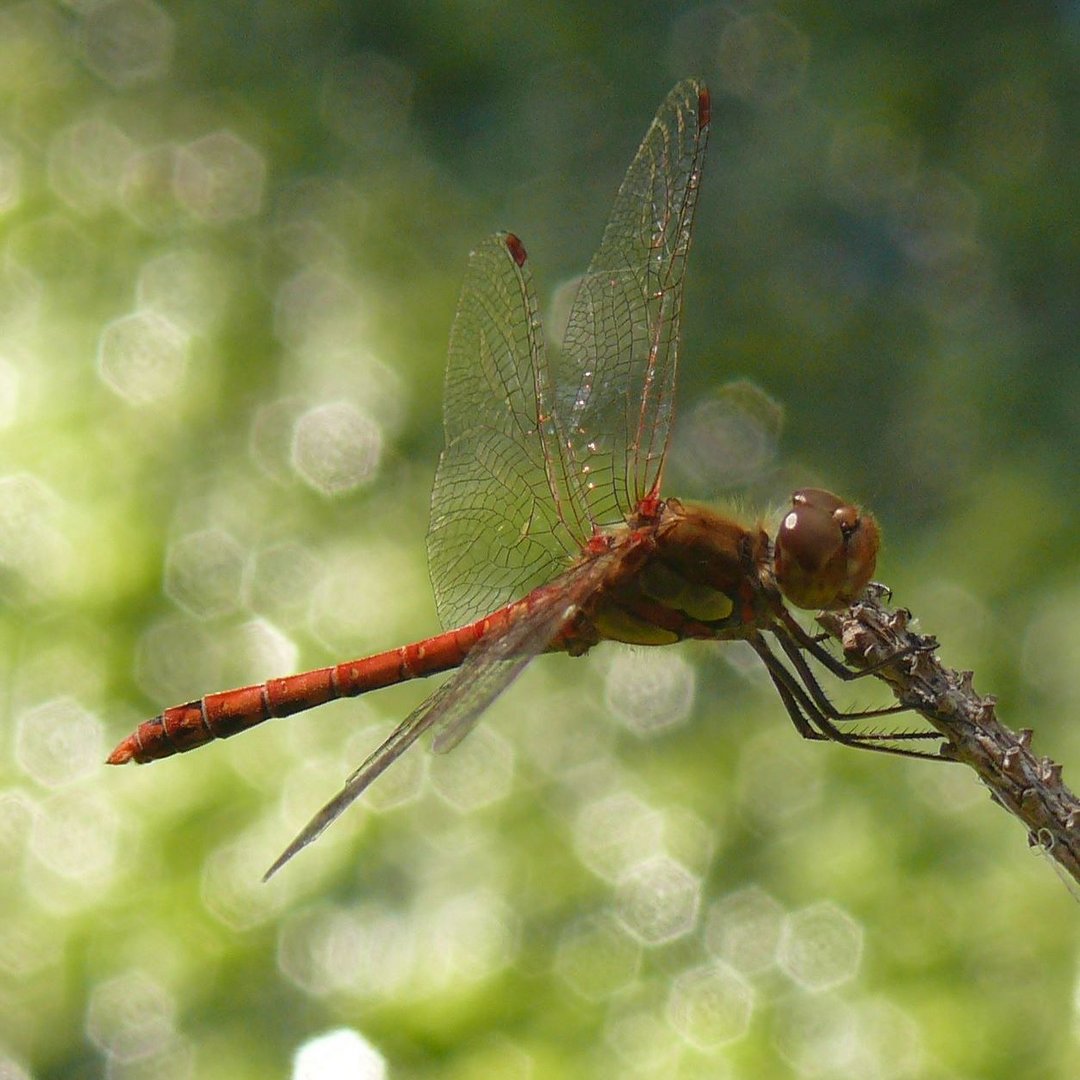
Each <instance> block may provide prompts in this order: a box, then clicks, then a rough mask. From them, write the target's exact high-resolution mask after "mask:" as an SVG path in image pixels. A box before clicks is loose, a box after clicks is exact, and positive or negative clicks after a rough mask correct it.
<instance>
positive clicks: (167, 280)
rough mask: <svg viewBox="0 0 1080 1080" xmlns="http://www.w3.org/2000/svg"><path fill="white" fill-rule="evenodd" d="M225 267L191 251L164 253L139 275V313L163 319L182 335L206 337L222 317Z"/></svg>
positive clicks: (226, 292) (226, 289)
mask: <svg viewBox="0 0 1080 1080" xmlns="http://www.w3.org/2000/svg"><path fill="white" fill-rule="evenodd" d="M229 285H230V282H229V278H228V274H227V271H226V268H225V266H224V265H223V264H222V262H221V261H220V260H219V259H217V258H216V257H215V256H213V255H210V254H208V253H206V252H204V251H198V250H196V249H194V248H177V249H175V250H173V251H166V252H165V253H164V254H162V255H159V256H157V258H155V259H150V260H148V261H147V262H145V263H144V264H143V266H142V269H141V270H140V271H139V281H138V285H137V287H136V300H137V302H138V305H139V307H140V308H141V309H148V310H151V311H156V312H157V313H158V314H159V315H164V316H165V318H167V319H168V320H169V321H170V322H171V323H172V324H173V325H174V326H177V327H179V328H180V329H181V330H182V331H183V332H184V333H187V334H199V333H205V332H206V331H207V330H209V329H210V328H211V327H212V326H213V325H214V323H216V322H217V320H218V319H219V318H220V317H221V314H222V312H223V311H224V310H225V306H226V303H227V299H228V295H229Z"/></svg>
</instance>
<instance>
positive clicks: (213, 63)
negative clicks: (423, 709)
mask: <svg viewBox="0 0 1080 1080" xmlns="http://www.w3.org/2000/svg"><path fill="white" fill-rule="evenodd" d="M1078 73H1080V6H1078V5H1077V4H1076V3H1075V2H1065V0H1060V2H1058V3H1056V4H1054V3H1042V4H1035V3H1016V4H1011V5H989V6H988V5H985V4H973V3H932V2H924V3H909V4H903V5H878V4H873V3H861V4H859V3H856V4H846V5H830V4H812V3H810V4H801V5H795V4H789V5H776V6H774V5H769V4H753V3H747V4H742V5H740V4H733V5H711V6H708V5H707V6H692V5H683V4H679V3H666V4H658V3H654V4H642V5H624V4H614V3H600V4H590V5H579V4H570V3H536V2H531V0H525V2H522V3H517V4H513V5H500V4H480V3H463V4H453V3H447V2H431V3H403V4H374V3H370V4H369V3H358V4H351V5H350V4H343V3H333V2H328V3H319V4H314V3H312V4H295V3H286V2H283V0H274V2H269V3H261V4H251V5H236V4H229V5H221V4H210V3H205V2H201V0H200V2H195V3H189V4H184V5H174V6H173V7H172V8H171V9H170V8H168V7H165V6H159V5H155V4H154V3H152V2H150V0H114V2H96V0H70V2H68V3H55V4H50V3H44V2H26V3H14V4H6V5H4V6H3V7H0V426H2V430H0V447H2V455H3V457H2V466H0V586H2V596H3V608H2V613H0V633H2V642H3V650H2V653H0V664H2V672H3V687H4V694H3V699H2V700H3V721H2V727H0V731H2V738H0V865H2V867H3V876H2V880H0V897H2V899H0V904H2V908H0V1076H3V1077H4V1078H5V1080H8V1078H23V1077H35V1078H53V1077H55V1078H60V1077H63V1078H71V1077H97V1076H109V1077H122V1078H143V1077H155V1078H156V1077H167V1078H177V1080H182V1078H186V1077H199V1078H213V1080H217V1078H221V1080H225V1078H228V1080H232V1078H246V1077H253V1078H254V1077H258V1078H265V1077H270V1076H289V1075H296V1076H311V1077H326V1078H332V1080H333V1078H337V1077H354V1078H369V1077H370V1078H374V1077H378V1076H383V1075H388V1076H391V1077H399V1078H400V1077H422V1078H435V1077H438V1078H453V1080H465V1078H469V1080H472V1078H486V1077H494V1076H498V1077H509V1078H515V1080H516V1078H522V1080H524V1078H548V1077H575V1078H576V1077H599V1078H606V1077H614V1076H641V1077H684V1078H691V1077H693V1078H704V1077H710V1078H711V1077H721V1078H724V1077H731V1078H739V1077H755V1078H756V1077H773V1076H776V1077H859V1078H865V1077H907V1076H911V1077H976V1076H977V1077H1009V1078H1016V1077H1051V1076H1052V1077H1058V1076H1060V1077H1073V1076H1076V1075H1077V1061H1078V1060H1080V982H1078V978H1080V963H1078V961H1080V948H1078V946H1080V935H1078V931H1077V926H1078V920H1077V906H1076V900H1075V899H1074V897H1073V896H1072V895H1070V893H1069V891H1068V890H1067V888H1066V887H1065V885H1063V884H1062V882H1061V881H1059V880H1058V878H1057V877H1056V876H1055V873H1054V871H1053V868H1052V867H1051V865H1050V864H1049V862H1048V861H1047V860H1046V859H1043V858H1040V857H1038V856H1036V855H1033V854H1032V853H1031V852H1030V851H1029V849H1028V847H1027V844H1026V841H1025V837H1024V834H1023V832H1022V830H1021V828H1020V826H1019V825H1018V823H1017V822H1015V821H1013V820H1011V819H1010V818H1008V817H1007V816H1006V815H1005V814H1004V813H1002V812H1001V811H999V810H997V809H995V808H994V807H993V806H992V804H991V803H990V800H989V799H988V798H987V796H986V794H985V793H984V792H983V791H982V790H981V789H980V787H979V786H978V784H977V782H976V781H975V779H974V777H973V776H972V775H971V774H970V773H967V772H966V771H964V770H961V769H959V768H955V769H954V768H949V767H945V766H941V767H938V766H934V765H932V764H924V763H918V762H903V761H899V760H895V761H894V760H890V759H888V758H875V757H874V756H873V755H857V754H852V753H850V752H848V751H845V750H844V749H842V748H839V747H832V746H820V745H808V744H805V743H803V742H801V741H800V740H799V739H798V738H797V737H796V735H795V734H794V732H793V731H792V730H791V728H790V725H789V724H788V722H787V720H786V719H785V716H784V713H783V710H782V708H781V706H780V704H779V702H778V701H777V700H776V699H775V697H774V695H772V694H771V692H770V691H769V689H768V687H767V686H766V685H764V683H763V681H762V673H761V672H760V671H757V670H756V668H755V666H754V662H753V661H752V659H751V660H748V659H747V655H748V650H745V651H744V650H743V649H742V647H741V646H733V645H729V646H723V647H720V646H705V645H700V646H689V645H688V646H683V647H680V648H678V649H669V650H659V651H656V652H652V653H649V652H644V653H640V652H639V653H632V652H630V651H628V650H623V649H621V648H617V647H605V648H600V649H597V650H596V652H595V653H594V654H593V655H592V656H591V657H589V658H588V659H585V660H576V661H575V660H570V659H569V658H565V657H563V658H559V657H551V658H544V659H542V660H540V661H538V662H537V663H536V664H535V665H534V666H533V669H532V670H531V671H530V672H529V673H527V675H526V676H525V677H524V678H523V679H522V680H521V682H520V683H519V684H518V685H517V686H516V687H515V688H514V689H513V690H512V692H511V693H509V694H508V695H507V696H506V698H505V699H504V700H503V701H502V702H500V703H499V705H498V706H497V707H496V708H494V709H492V710H491V715H490V716H489V717H487V718H486V720H485V723H484V724H483V725H482V726H481V728H480V729H479V730H478V731H477V732H476V733H475V734H474V735H473V736H472V737H471V738H470V739H469V740H468V741H467V742H466V743H465V744H464V745H463V746H462V747H461V748H460V749H459V750H458V751H456V752H455V753H454V754H452V755H450V756H448V757H446V758H433V757H431V756H429V755H428V754H427V753H426V751H423V750H418V751H416V752H414V754H413V755H411V756H410V757H411V760H407V761H403V762H402V763H400V765H399V767H398V768H397V769H396V770H395V771H394V772H392V773H390V774H388V775H387V776H386V777H384V778H383V779H382V780H381V781H380V782H379V783H378V784H377V785H376V786H375V788H374V789H373V790H372V792H370V793H369V795H368V796H367V797H366V798H365V800H364V802H363V803H362V804H361V805H360V806H358V807H355V808H354V809H353V810H352V811H351V812H350V813H349V814H347V815H346V817H345V818H344V819H343V820H342V821H340V822H339V823H338V824H337V825H336V826H335V827H334V828H333V829H332V830H330V832H329V833H328V834H327V835H326V836H325V837H324V838H323V839H322V840H321V841H320V842H319V843H318V844H317V845H316V846H315V847H314V848H312V849H310V850H308V851H305V852H304V853H303V855H301V856H300V857H299V858H298V859H297V860H296V861H295V862H294V863H292V864H290V865H289V866H288V867H287V868H286V869H285V871H284V872H282V873H281V874H280V875H279V876H278V877H277V878H276V879H275V880H274V881H273V882H272V883H271V884H270V885H268V886H263V885H261V884H260V883H259V877H260V875H261V873H262V871H263V870H264V869H265V867H266V866H267V865H268V864H269V863H270V861H271V860H272V859H273V858H274V857H275V856H276V855H277V853H278V852H279V850H280V849H281V848H282V846H283V845H284V844H285V843H286V842H287V841H288V840H289V839H290V838H291V836H292V835H293V833H294V832H295V831H296V829H297V828H298V827H299V826H300V825H301V824H302V823H303V822H304V821H305V820H306V819H307V817H308V816H309V815H310V814H311V813H312V812H313V811H314V809H316V808H317V807H318V806H319V805H321V803H322V802H323V801H324V800H325V798H327V797H328V796H329V795H330V794H331V793H332V792H333V791H334V790H336V788H337V786H338V784H339V783H340V781H341V780H342V779H343V777H344V776H345V774H346V773H347V772H348V771H349V770H350V768H351V767H352V766H353V765H355V764H356V763H357V762H358V761H359V760H361V758H362V757H363V756H364V754H365V753H366V752H367V750H368V749H370V747H371V746H372V745H373V744H374V742H375V741H376V740H377V739H379V738H380V737H381V735H382V734H385V732H387V731H388V730H389V729H390V727H391V726H392V725H393V724H394V723H395V722H396V721H397V720H398V719H400V718H401V717H402V716H403V715H404V714H405V713H406V712H407V711H408V709H409V708H410V707H411V706H412V705H413V704H414V703H415V702H416V701H418V700H419V699H420V698H421V697H422V696H423V694H424V693H425V691H427V690H430V686H426V687H425V686H423V685H414V686H412V687H405V688H401V689H396V690H392V691H386V692H384V693H381V694H378V695H375V696H372V697H370V698H368V699H366V700H362V701H354V702H345V703H337V704H335V705H332V706H328V707H326V708H324V709H321V710H319V711H317V712H316V713H314V714H309V716H307V717H302V718H294V719H292V720H288V721H281V722H279V723H276V724H270V725H267V726H266V727H264V728H262V729H260V730H258V731H257V732H252V733H250V734H248V735H246V736H245V737H244V738H242V739H236V740H233V741H231V742H228V743H219V744H216V745H214V746H212V747H208V748H206V749H203V750H201V751H199V752H198V753H197V754H195V755H192V756H190V757H186V758H176V759H173V760H169V761H165V762H161V763H158V764H156V765H154V766H152V767H146V768H134V767H128V768H126V769H123V770H111V769H106V768H105V767H104V766H102V765H101V761H102V760H103V758H104V756H105V754H106V753H107V752H108V749H109V748H110V747H111V745H112V744H113V743H115V742H116V741H117V740H118V739H119V738H120V737H121V736H123V735H125V734H126V733H127V732H128V731H129V730H130V729H131V728H132V727H133V726H134V725H135V724H136V723H138V722H139V721H140V720H141V719H144V718H146V717H147V716H149V715H152V714H153V713H155V712H157V711H158V710H159V709H160V708H161V707H162V706H163V705H167V704H172V703H174V702H177V701H182V700H186V699H187V698H189V697H191V696H193V695H198V694H200V693H203V692H206V691H210V690H214V689H219V688H222V687H225V686H229V685H236V684H237V683H241V682H245V681H250V680H252V679H256V678H258V679H261V678H265V677H268V676H270V675H274V674H283V673H285V672H287V671H290V670H294V669H296V668H298V667H300V666H312V665H321V664H326V663H330V662H332V661H335V660H341V659H346V658H348V657H350V656H356V655H361V654H363V653H365V652H369V651H372V650H377V649H382V648H386V647H390V646H393V645H397V644H400V643H402V642H404V641H406V640H411V639H414V638H416V637H420V636H423V635H425V634H427V633H430V632H432V631H433V630H434V629H435V628H436V626H437V623H436V619H435V612H434V605H433V603H432V600H431V596H430V591H429V587H428V584H427V578H426V569H425V551H424V534H425V530H426V524H427V500H428V493H429V491H430V483H431V478H432V475H433V472H434V466H435V461H436V458H437V455H438V451H439V448H440V445H441V427H440V423H441V421H440V409H441V396H442V390H441V380H442V370H443V364H444V359H445V348H446V340H447V335H448V332H449V327H450V323H451V320H452V317H453V312H454V306H455V302H456V297H457V291H458V289H459V287H460V281H461V275H462V271H463V267H464V263H465V258H466V255H467V253H468V251H469V250H470V247H471V246H472V245H474V244H475V243H476V242H477V241H478V240H479V239H480V238H481V237H483V236H484V235H486V234H487V233H490V232H492V231H494V230H495V229H497V228H513V229H514V230H515V231H516V232H518V233H519V234H520V235H521V236H522V237H523V239H524V241H525V243H526V245H527V246H528V249H529V253H530V256H531V260H532V265H533V269H534V273H535V274H536V275H537V280H538V288H539V289H540V292H541V297H542V300H543V302H544V303H545V305H546V304H547V303H548V302H549V301H551V299H552V298H553V297H554V296H555V295H556V293H557V290H558V288H559V287H560V285H562V284H563V283H565V282H566V281H567V280H569V279H570V278H571V277H572V275H573V274H574V273H575V272H580V270H581V268H582V267H583V266H584V265H585V263H586V262H587V260H588V257H589V255H590V254H591V252H592V250H593V248H594V247H595V245H596V244H597V243H598V241H599V237H600V233H601V231H602V228H603V224H604V221H605V216H606V213H607V209H608V206H609V204H610V200H611V197H612V196H613V194H614V191H615V188H616V186H617V184H618V182H619V179H620V177H621V175H622V171H623V170H624V169H625V167H626V165H627V164H628V162H629V160H630V157H631V155H632V153H633V151H634V149H635V147H636V146H637V143H638V140H639V139H640V138H641V136H642V134H643V133H644V131H645V128H646V126H647V124H648V122H649V120H650V119H651V117H652V115H653V113H654V111H655V109H656V107H657V105H658V104H659V102H660V101H661V99H662V97H663V95H664V94H665V93H666V92H667V90H668V89H669V87H670V86H671V85H672V84H673V83H674V82H675V81H677V79H679V78H681V77H683V76H685V75H688V74H699V75H701V76H703V77H704V78H705V79H707V80H708V82H709V84H710V86H711V88H712V92H713V102H714V105H713V117H714V124H713V133H712V141H711V147H710V153H709V160H708V162H707V167H706V175H705V181H704V188H703V193H702V198H701V202H700V206H699V212H698V228H697V232H696V240H695V246H694V250H693V252H692V255H691V260H690V266H689V276H688V285H687V293H686V303H685V319H684V330H685V334H684V346H685V347H684V350H683V357H684V362H683V368H682V372H681V378H680V421H679V427H678V430H677V432H676V438H675V447H674V451H673V460H672V462H671V466H670V468H669V473H668V491H669V493H679V494H683V495H690V496H694V497H709V496H710V495H715V494H717V490H718V487H719V485H720V484H721V483H723V482H724V481H725V480H726V479H728V478H729V473H730V470H729V469H728V468H727V463H726V461H724V460H720V459H722V458H723V451H722V449H720V448H721V447H722V441H721V436H722V432H720V433H718V432H716V431H715V430H713V428H712V427H710V417H712V416H714V411H713V410H711V407H710V402H711V401H713V400H714V395H715V393H716V390H717V389H718V388H719V387H720V386H721V385H722V384H723V383H724V382H726V381H727V380H729V379H732V378H736V377H740V376H747V377H751V378H753V379H754V380H755V381H756V382H757V383H758V384H759V385H760V386H761V387H762V388H763V389H764V390H765V391H766V392H767V393H768V394H769V395H771V396H772V397H773V398H775V399H776V400H777V401H779V402H782V403H783V405H784V406H785V409H786V417H787V419H786V430H785V432H784V435H783V437H782V446H781V455H780V458H779V459H778V460H779V461H781V462H782V465H777V464H773V465H772V466H771V467H770V469H769V471H767V473H766V474H765V476H764V479H763V481H762V483H761V484H760V485H759V489H758V492H757V494H758V495H761V496H762V497H764V499H765V501H766V502H768V501H770V500H772V499H774V498H775V497H776V493H777V492H778V491H783V490H784V489H785V488H786V487H788V486H789V485H790V484H793V483H794V484H805V483H810V482H821V483H825V484H828V485H829V486H832V487H834V488H837V489H839V490H842V491H844V492H850V493H852V495H853V496H854V497H856V498H859V499H861V500H863V501H865V502H866V503H867V504H869V505H872V506H873V507H874V508H875V511H876V512H877V514H878V516H879V518H880V520H881V522H882V525H883V528H884V530H885V534H886V539H887V546H886V548H885V551H884V553H883V557H882V560H881V563H880V565H879V576H880V577H881V578H882V579H883V580H885V581H887V582H888V583H889V584H891V585H892V587H893V588H894V590H895V599H896V601H897V602H898V603H900V604H903V605H905V606H909V607H911V608H912V609H913V610H914V611H915V612H916V613H917V614H918V615H919V616H920V617H921V620H922V624H921V625H922V628H923V629H924V630H925V631H927V632H930V633H934V634H936V635H937V636H938V637H939V638H940V639H941V642H942V657H943V659H944V660H945V661H946V662H947V663H949V664H950V665H952V666H955V667H958V668H972V669H974V670H975V672H976V682H975V685H976V688H977V689H978V690H979V691H981V692H984V693H989V692H993V693H995V694H997V695H998V697H999V701H1000V713H1001V716H1002V718H1003V719H1004V720H1005V721H1006V722H1007V723H1010V724H1011V725H1012V726H1013V727H1031V728H1034V729H1035V733H1036V734H1035V747H1036V749H1037V751H1039V752H1042V753H1048V754H1051V755H1052V756H1054V757H1055V758H1056V759H1058V760H1061V761H1063V762H1064V763H1065V778H1066V780H1067V781H1068V780H1073V781H1074V782H1075V781H1076V778H1077V776H1078V775H1080V774H1078V773H1077V771H1076V769H1077V767H1078V763H1080V734H1078V732H1077V725H1076V724H1075V723H1074V720H1075V716H1076V712H1077V705H1078V704H1080V691H1078V690H1077V680H1076V672H1077V667H1078V663H1080V615H1078V611H1080V603H1078V601H1080V586H1078V579H1077V566H1078V549H1080V542H1078V534H1077V520H1076V505H1077V479H1078V475H1077V461H1078V449H1080V448H1078V445H1077V444H1078V440H1077V430H1078V425H1080V378H1078V371H1080V365H1078V355H1077V344H1076V343H1077V338H1078V316H1080V305H1078V298H1080V212H1078V208H1080V160H1078V130H1077V122H1078V110H1077V102H1078V100H1080V98H1078V92H1080V75H1078ZM876 689H877V688H873V687H872V688H869V689H867V688H866V687H860V690H859V695H860V696H859V697H857V698H855V699H852V700H856V701H862V702H864V703H865V702H868V699H870V698H873V697H874V694H875V691H876ZM305 1070H306V1071H305Z"/></svg>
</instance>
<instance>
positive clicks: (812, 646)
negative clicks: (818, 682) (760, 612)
mask: <svg viewBox="0 0 1080 1080" xmlns="http://www.w3.org/2000/svg"><path fill="white" fill-rule="evenodd" d="M779 623H780V625H782V626H783V628H784V629H785V630H786V631H787V632H788V634H789V635H790V637H791V639H793V641H794V643H795V644H796V645H797V646H798V647H799V648H800V649H803V650H805V651H806V652H808V653H809V654H810V655H811V656H812V657H813V658H814V659H815V660H816V661H817V662H818V663H819V664H821V665H822V667H825V668H827V669H828V670H829V671H830V672H831V673H832V674H833V675H835V676H836V677H837V678H838V679H842V680H843V681H844V682H854V681H855V680H856V679H862V678H865V677H866V676H867V675H873V674H875V673H876V672H878V671H880V670H881V669H882V668H884V667H887V666H888V665H889V664H891V663H893V662H894V661H895V660H899V659H902V658H903V657H905V656H911V655H912V654H914V653H918V652H926V651H929V650H932V649H936V648H937V642H936V641H935V640H934V639H933V638H926V639H925V640H924V641H922V642H918V643H913V644H911V645H909V646H907V647H906V648H904V649H900V650H899V651H898V652H895V653H892V654H890V655H889V656H884V657H882V658H881V659H880V660H878V661H876V662H875V663H873V664H868V665H867V666H866V667H863V668H860V669H859V670H858V671H852V670H851V668H849V667H848V666H847V665H846V664H845V663H844V662H843V661H842V660H837V658H836V657H835V656H833V654H832V653H831V652H829V650H828V649H826V648H825V647H824V645H822V644H821V643H822V641H825V640H827V639H828V637H829V635H828V634H820V635H814V634H809V633H807V632H806V630H804V629H803V628H802V627H801V626H800V625H799V623H798V622H797V621H796V619H795V617H794V616H793V615H792V614H791V612H790V611H788V610H787V609H786V608H781V610H780V613H779ZM777 636H778V637H779V634H778V635H777ZM894 711H895V712H900V711H902V709H896V710H894Z"/></svg>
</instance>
